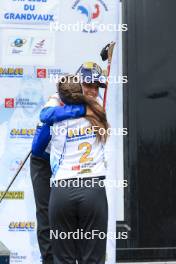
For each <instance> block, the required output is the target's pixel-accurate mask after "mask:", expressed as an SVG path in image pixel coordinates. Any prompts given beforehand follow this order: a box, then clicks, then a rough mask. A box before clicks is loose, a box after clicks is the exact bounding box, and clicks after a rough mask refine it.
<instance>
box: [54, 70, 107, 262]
mask: <svg viewBox="0 0 176 264" xmlns="http://www.w3.org/2000/svg"><path fill="white" fill-rule="evenodd" d="M96 69H97V68H96V67H94V68H93V69H87V70H89V71H91V73H94V72H95V71H96ZM101 85H102V84H101V83H100V82H94V83H85V82H84V81H83V82H82V84H81V83H76V84H75V83H74V82H73V78H70V79H69V81H68V80H67V82H66V83H64V84H63V83H59V84H58V91H59V96H60V98H61V100H62V101H63V102H64V103H65V104H67V105H69V104H76V105H77V104H80V103H84V104H85V105H86V106H87V113H86V116H85V118H77V119H69V120H64V121H62V122H56V123H55V124H54V125H53V130H52V139H51V154H50V163H51V170H52V183H53V186H52V190H51V196H50V202H49V221H50V228H51V230H50V238H51V239H52V250H53V254H54V264H62V263H68V264H75V263H76V260H77V263H79V264H82V263H84V264H90V263H98V264H104V263H105V252H106V234H107V222H108V205H107V197H106V190H105V186H104V184H103V185H102V184H100V182H101V181H103V179H105V177H106V161H105V156H104V144H105V142H106V139H107V133H106V131H107V128H108V123H107V119H106V114H105V112H104V110H103V108H102V107H101V106H100V104H98V102H97V100H96V98H97V97H98V89H99V87H101ZM102 86H103V85H102ZM99 129H101V133H102V131H103V132H104V133H103V134H100V133H99ZM75 184H76V186H75ZM94 231H95V232H94ZM100 233H101V234H104V238H103V239H102V237H101V238H100V237H99V234H100ZM63 237H64V238H63ZM75 237H76V238H75Z"/></svg>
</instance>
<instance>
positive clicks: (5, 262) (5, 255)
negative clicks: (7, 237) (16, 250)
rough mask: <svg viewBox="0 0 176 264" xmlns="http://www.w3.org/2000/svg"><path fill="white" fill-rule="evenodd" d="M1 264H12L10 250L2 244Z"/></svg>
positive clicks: (0, 243) (0, 245) (0, 252)
mask: <svg viewBox="0 0 176 264" xmlns="http://www.w3.org/2000/svg"><path fill="white" fill-rule="evenodd" d="M0 264H10V250H8V248H6V246H5V245H4V244H3V243H2V242H0Z"/></svg>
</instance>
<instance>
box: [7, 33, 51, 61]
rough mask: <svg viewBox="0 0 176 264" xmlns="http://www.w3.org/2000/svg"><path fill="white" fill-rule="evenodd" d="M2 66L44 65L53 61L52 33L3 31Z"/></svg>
mask: <svg viewBox="0 0 176 264" xmlns="http://www.w3.org/2000/svg"><path fill="white" fill-rule="evenodd" d="M2 35H3V40H2V41H3V42H2V43H6V45H4V44H3V47H2V64H6V65H8V64H11V63H12V61H13V65H34V63H35V65H41V64H42V65H45V66H51V65H53V64H54V61H55V57H54V55H55V50H54V47H55V42H54V39H55V38H54V33H53V32H50V31H49V30H43V31H37V30H31V29H25V30H24V29H18V30H17V29H6V30H3V34H2Z"/></svg>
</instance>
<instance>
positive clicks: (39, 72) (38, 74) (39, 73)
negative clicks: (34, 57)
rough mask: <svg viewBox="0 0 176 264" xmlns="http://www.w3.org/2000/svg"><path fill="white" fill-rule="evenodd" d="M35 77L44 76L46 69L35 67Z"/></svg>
mask: <svg viewBox="0 0 176 264" xmlns="http://www.w3.org/2000/svg"><path fill="white" fill-rule="evenodd" d="M37 78H46V69H37Z"/></svg>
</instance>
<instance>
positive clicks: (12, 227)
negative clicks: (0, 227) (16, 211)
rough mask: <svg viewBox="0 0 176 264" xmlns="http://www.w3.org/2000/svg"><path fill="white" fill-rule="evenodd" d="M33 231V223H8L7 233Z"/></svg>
mask: <svg viewBox="0 0 176 264" xmlns="http://www.w3.org/2000/svg"><path fill="white" fill-rule="evenodd" d="M34 230H35V222H30V221H29V222H15V221H13V222H10V224H9V231H10V232H14V231H17V232H26V231H34Z"/></svg>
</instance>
